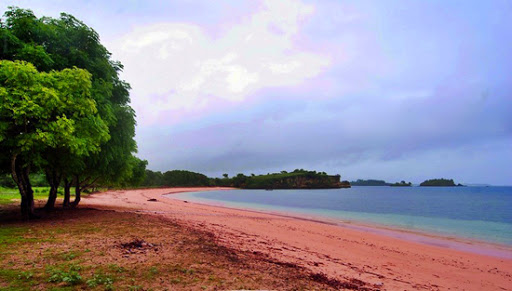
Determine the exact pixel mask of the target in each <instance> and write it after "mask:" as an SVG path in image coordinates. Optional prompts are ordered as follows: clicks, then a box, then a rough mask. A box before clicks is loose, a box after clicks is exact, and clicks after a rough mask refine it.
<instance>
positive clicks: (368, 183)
mask: <svg viewBox="0 0 512 291" xmlns="http://www.w3.org/2000/svg"><path fill="white" fill-rule="evenodd" d="M350 184H351V185H352V186H389V185H390V184H389V183H388V182H386V181H384V180H375V179H368V180H363V179H357V180H356V181H352V182H350Z"/></svg>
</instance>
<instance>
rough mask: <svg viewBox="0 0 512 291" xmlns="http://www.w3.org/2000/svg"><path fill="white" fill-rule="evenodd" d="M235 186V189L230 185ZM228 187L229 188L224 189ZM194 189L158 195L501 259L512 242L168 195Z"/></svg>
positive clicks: (511, 253) (507, 256)
mask: <svg viewBox="0 0 512 291" xmlns="http://www.w3.org/2000/svg"><path fill="white" fill-rule="evenodd" d="M234 189H236V188H234ZM226 190H229V189H226ZM196 192H197V193H198V192H207V191H184V192H173V193H168V194H162V195H161V196H162V197H165V198H167V199H175V200H178V201H187V202H189V203H195V204H199V205H204V206H212V207H220V208H225V209H230V210H242V211H247V212H254V213H261V214H268V215H275V216H281V217H287V218H292V219H298V220H305V221H311V222H317V223H324V224H328V225H334V226H338V227H345V228H350V229H353V230H357V231H362V232H368V233H373V234H377V235H383V236H387V237H392V238H396V239H400V240H404V241H409V242H415V243H420V244H425V245H429V246H436V247H441V248H446V249H452V250H457V251H464V252H470V253H474V254H479V255H486V256H492V257H497V258H504V259H512V245H507V244H501V243H498V242H492V241H484V240H479V239H476V238H469V237H461V236H457V235H453V236H446V235H443V234H442V233H435V232H429V231H422V230H413V229H407V228H401V227H399V226H394V225H385V224H378V223H367V222H363V221H358V220H351V219H337V218H331V217H327V216H322V215H312V214H306V213H298V212H293V211H290V212H288V211H286V210H282V211H280V210H261V209H252V208H246V207H243V206H240V207H237V206H230V205H225V204H224V203H223V202H220V201H218V202H217V201H212V202H211V203H209V202H206V201H204V200H206V199H198V201H194V200H185V199H181V198H172V197H170V196H171V195H179V194H186V193H187V194H191V193H196Z"/></svg>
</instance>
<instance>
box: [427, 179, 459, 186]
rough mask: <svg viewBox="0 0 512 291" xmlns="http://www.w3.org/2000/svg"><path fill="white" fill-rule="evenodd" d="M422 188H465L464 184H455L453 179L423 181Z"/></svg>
mask: <svg viewBox="0 0 512 291" xmlns="http://www.w3.org/2000/svg"><path fill="white" fill-rule="evenodd" d="M420 186H442V187H454V186H463V185H462V184H455V182H454V181H453V179H443V178H441V179H430V180H426V181H423V182H422V183H421V184H420Z"/></svg>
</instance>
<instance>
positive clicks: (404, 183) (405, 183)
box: [389, 180, 412, 187]
mask: <svg viewBox="0 0 512 291" xmlns="http://www.w3.org/2000/svg"><path fill="white" fill-rule="evenodd" d="M389 186H393V187H411V186H412V183H411V182H405V181H403V180H402V181H400V182H396V183H393V184H391V185H389Z"/></svg>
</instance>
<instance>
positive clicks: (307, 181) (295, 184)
mask: <svg viewBox="0 0 512 291" xmlns="http://www.w3.org/2000/svg"><path fill="white" fill-rule="evenodd" d="M340 178H341V177H340V176H339V175H327V174H326V173H325V172H316V171H307V170H303V169H300V170H299V169H296V170H295V171H293V172H290V173H288V172H286V171H282V172H280V173H269V174H266V175H258V176H256V175H251V176H245V175H244V174H238V175H236V176H234V177H232V178H228V177H224V178H223V179H220V178H216V179H213V180H212V183H213V184H214V185H215V186H231V187H237V188H242V189H329V188H350V183H349V182H348V181H340Z"/></svg>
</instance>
